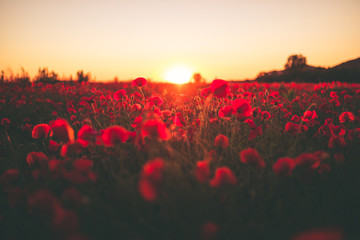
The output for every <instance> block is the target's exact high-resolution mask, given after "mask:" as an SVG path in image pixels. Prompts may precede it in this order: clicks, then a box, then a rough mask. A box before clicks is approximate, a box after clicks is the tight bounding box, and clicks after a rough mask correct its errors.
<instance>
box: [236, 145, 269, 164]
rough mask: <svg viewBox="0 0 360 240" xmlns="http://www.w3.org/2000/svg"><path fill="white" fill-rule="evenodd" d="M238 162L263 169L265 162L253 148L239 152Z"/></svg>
mask: <svg viewBox="0 0 360 240" xmlns="http://www.w3.org/2000/svg"><path fill="white" fill-rule="evenodd" d="M240 161H241V162H242V163H246V164H249V165H252V166H254V167H256V168H264V167H265V162H264V159H262V157H261V156H260V154H259V153H258V152H257V151H256V150H255V149H253V148H247V149H245V150H242V151H241V152H240Z"/></svg>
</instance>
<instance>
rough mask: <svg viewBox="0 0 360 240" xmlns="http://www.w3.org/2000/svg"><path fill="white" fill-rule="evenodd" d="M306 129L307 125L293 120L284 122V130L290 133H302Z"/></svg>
mask: <svg viewBox="0 0 360 240" xmlns="http://www.w3.org/2000/svg"><path fill="white" fill-rule="evenodd" d="M308 129H309V127H308V126H306V125H304V124H301V125H300V124H296V123H293V122H288V123H286V124H285V130H286V131H287V132H289V133H292V134H297V133H303V132H306V131H307V130H308Z"/></svg>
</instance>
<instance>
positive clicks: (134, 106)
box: [131, 103, 141, 112]
mask: <svg viewBox="0 0 360 240" xmlns="http://www.w3.org/2000/svg"><path fill="white" fill-rule="evenodd" d="M140 110H141V105H140V104H138V103H135V104H133V105H132V106H131V111H133V112H136V111H140Z"/></svg>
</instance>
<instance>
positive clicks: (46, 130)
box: [32, 123, 53, 139]
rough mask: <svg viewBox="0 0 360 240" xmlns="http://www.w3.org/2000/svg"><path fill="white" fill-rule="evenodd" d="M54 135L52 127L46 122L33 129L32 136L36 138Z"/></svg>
mask: <svg viewBox="0 0 360 240" xmlns="http://www.w3.org/2000/svg"><path fill="white" fill-rule="evenodd" d="M52 135H53V132H52V130H51V127H50V126H49V125H48V124H46V123H42V124H38V125H36V126H35V127H34V128H33V130H32V137H33V138H35V139H39V138H46V137H51V136H52Z"/></svg>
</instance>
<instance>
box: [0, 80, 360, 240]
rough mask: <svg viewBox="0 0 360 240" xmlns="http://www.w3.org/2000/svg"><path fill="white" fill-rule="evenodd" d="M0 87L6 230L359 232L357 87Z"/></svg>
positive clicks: (36, 234) (317, 235) (332, 235)
mask: <svg viewBox="0 0 360 240" xmlns="http://www.w3.org/2000/svg"><path fill="white" fill-rule="evenodd" d="M0 85H1V87H0V119H1V125H0V133H1V136H0V239H6V240H7V239H55V240H57V239H59V240H60V239H61V240H62V239H64V240H86V239H89V240H91V239H94V240H96V239H134V240H135V239H136V240H137V239H206V240H210V239H279V240H282V239H284V240H285V239H286V240H287V239H289V240H305V239H307V240H322V239H324V240H326V239H327V240H345V239H360V230H359V226H360V190H359V186H360V174H359V173H360V159H359V156H360V144H359V143H360V84H355V83H352V84H350V83H341V82H332V83H316V84H315V83H258V82H243V83H242V82H240V83H234V82H227V81H224V80H221V79H216V80H214V81H212V82H211V83H209V84H202V85H196V84H191V83H189V84H185V85H173V84H162V83H152V82H149V81H147V80H146V79H145V78H137V79H135V80H133V81H132V82H129V83H83V84H80V83H70V82H59V83H56V84H45V83H35V82H34V83H31V84H19V83H14V82H5V83H0Z"/></svg>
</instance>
